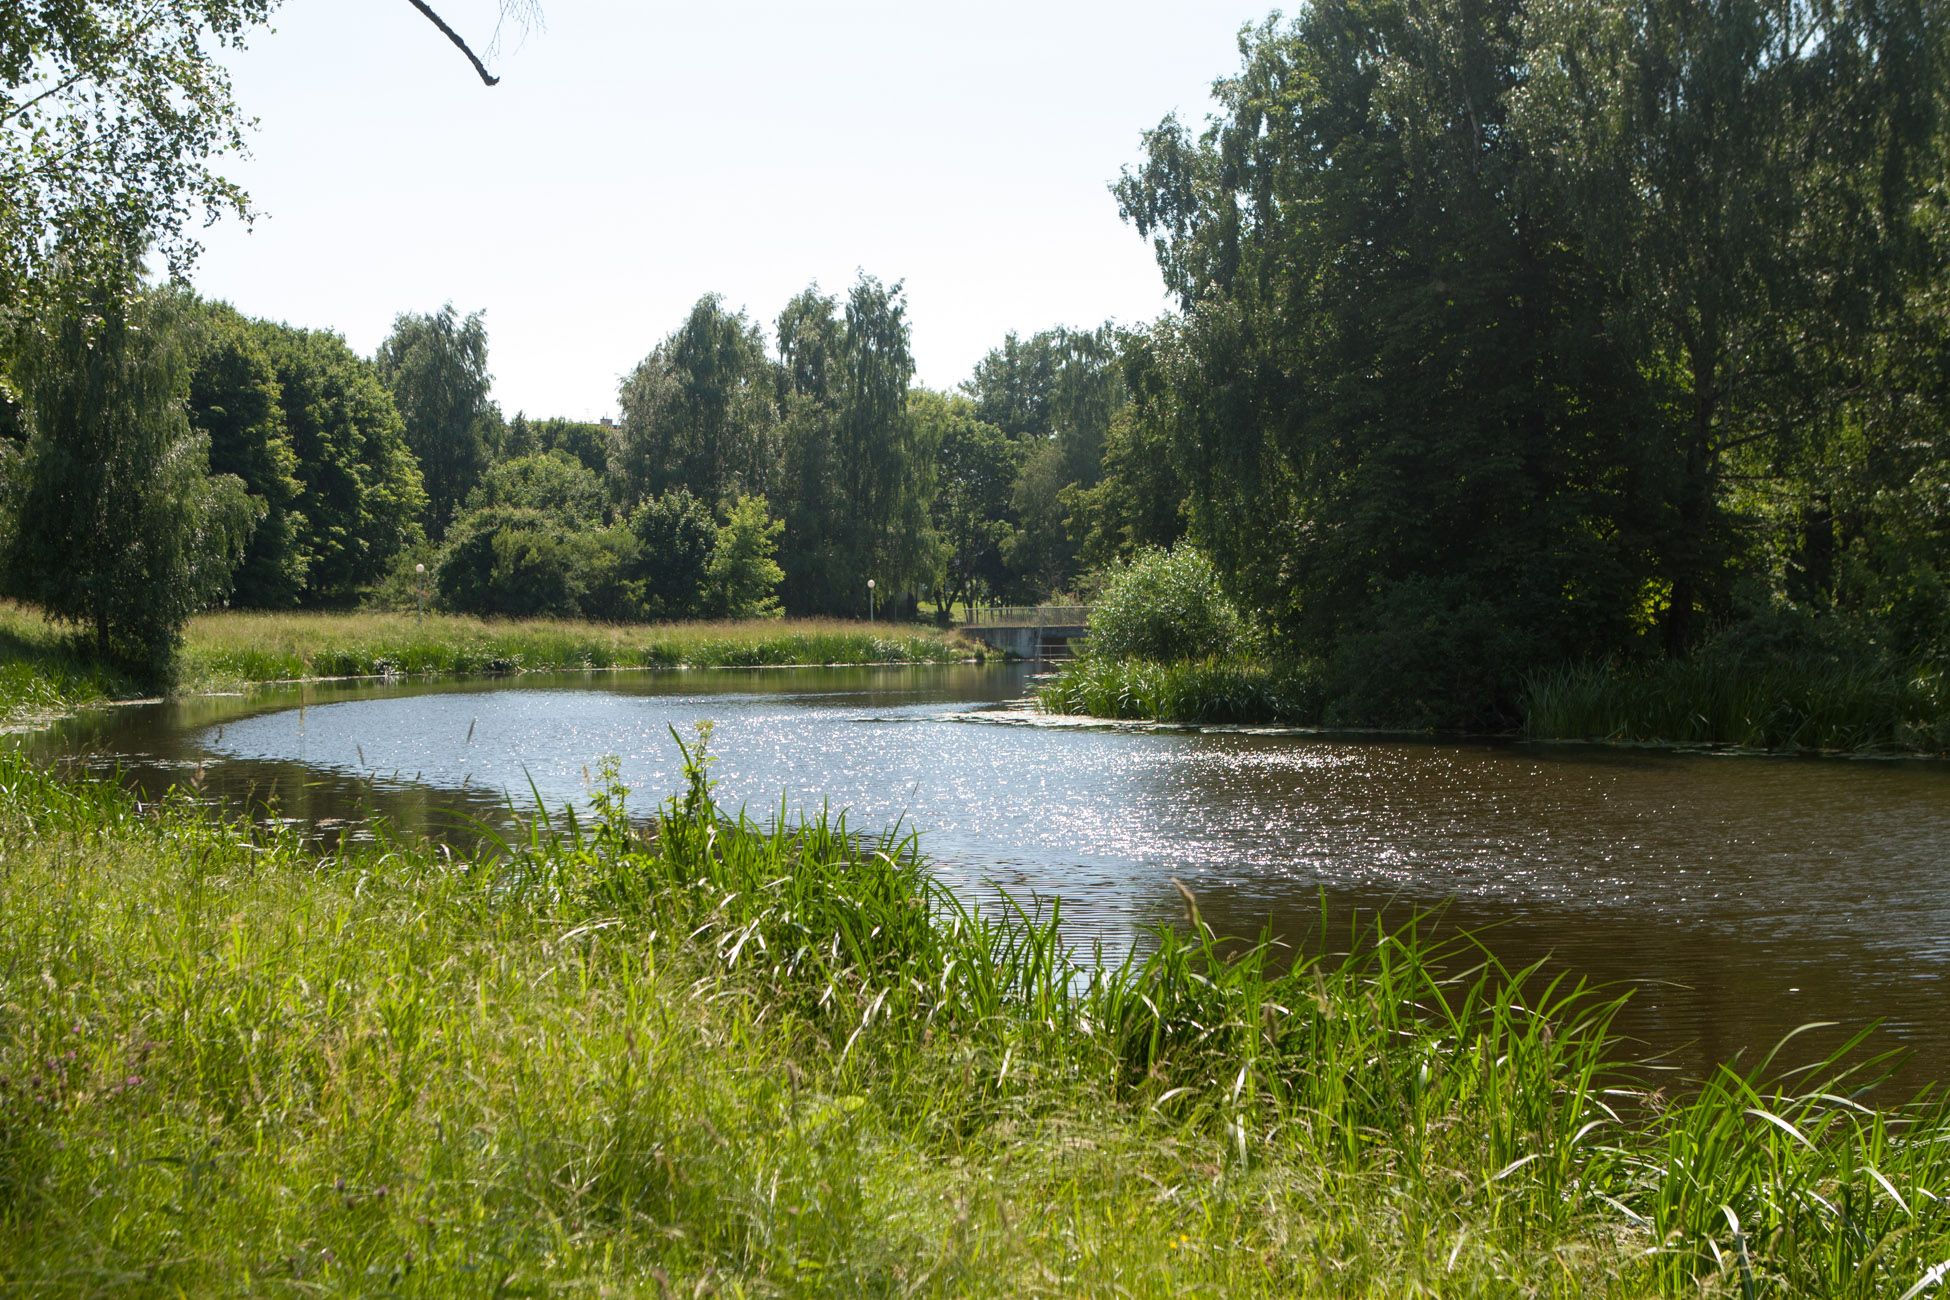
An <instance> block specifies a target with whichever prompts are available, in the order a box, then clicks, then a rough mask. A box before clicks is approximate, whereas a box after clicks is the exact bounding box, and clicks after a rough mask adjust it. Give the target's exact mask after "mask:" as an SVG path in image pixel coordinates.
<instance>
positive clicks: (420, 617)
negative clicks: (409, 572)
mask: <svg viewBox="0 0 1950 1300" xmlns="http://www.w3.org/2000/svg"><path fill="white" fill-rule="evenodd" d="M413 573H414V575H415V581H414V584H413V586H414V593H415V594H416V595H418V596H419V598H420V612H419V613H418V614H416V615H414V617H413V621H414V622H415V623H424V622H426V621H427V566H426V565H424V564H416V565H414V566H413Z"/></svg>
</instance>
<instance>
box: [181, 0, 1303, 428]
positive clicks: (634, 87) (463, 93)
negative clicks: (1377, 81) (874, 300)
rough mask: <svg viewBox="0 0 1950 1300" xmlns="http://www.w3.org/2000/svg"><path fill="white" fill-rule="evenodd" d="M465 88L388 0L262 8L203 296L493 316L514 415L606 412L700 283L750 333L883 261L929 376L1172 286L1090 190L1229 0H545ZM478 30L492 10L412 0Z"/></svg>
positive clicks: (363, 335) (1146, 305) (1158, 103)
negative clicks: (231, 183)
mask: <svg viewBox="0 0 1950 1300" xmlns="http://www.w3.org/2000/svg"><path fill="white" fill-rule="evenodd" d="M544 7H545V14H546V24H547V25H546V27H544V28H542V29H541V30H538V31H535V32H532V33H531V34H529V35H528V36H527V38H526V39H525V41H521V42H520V43H518V44H517V43H516V42H515V41H514V40H513V39H509V40H507V41H506V42H505V43H504V48H503V49H502V51H501V52H500V53H499V54H498V55H497V56H496V57H495V58H494V59H493V60H492V61H491V62H492V65H493V66H494V68H495V70H496V71H498V72H499V73H501V74H502V78H503V79H502V82H501V84H500V85H499V86H496V87H494V88H493V89H488V88H486V87H484V86H482V85H481V84H480V82H479V80H478V79H477V78H476V77H475V75H474V72H473V70H472V69H471V68H469V67H468V66H467V63H466V61H465V59H463V58H462V56H461V55H460V53H459V51H457V50H455V49H453V48H452V47H451V46H449V45H448V44H447V43H446V41H445V40H444V39H442V38H441V36H440V34H439V33H438V32H437V31H435V30H434V29H433V27H432V26H431V25H430V24H428V23H427V22H426V20H425V19H423V18H421V17H420V16H419V15H418V14H417V13H416V12H414V10H413V9H412V8H411V6H409V5H408V4H407V3H406V0H286V3H285V5H284V7H283V8H282V10H280V12H279V16H278V22H277V25H276V27H275V29H274V30H271V31H266V32H260V33H259V34H258V35H257V36H256V37H255V38H254V40H253V41H252V43H251V47H250V48H249V49H248V50H247V51H246V52H244V53H243V54H240V55H236V56H234V57H233V58H232V60H231V66H232V68H233V71H234V73H235V76H236V82H237V93H238V97H239V99H240V101H241V102H242V103H243V105H244V106H245V108H246V110H247V111H248V112H250V113H252V114H254V115H255V116H256V117H257V118H258V119H259V124H260V129H259V131H258V132H257V134H256V136H255V137H254V143H253V146H252V148H253V155H254V156H253V157H252V158H251V159H249V160H247V161H243V162H238V163H235V164H233V165H232V166H231V167H230V169H229V170H230V174H232V175H233V176H235V177H236V178H237V179H239V180H241V181H243V182H244V183H245V185H246V186H247V187H248V188H249V189H250V191H251V193H252V196H253V198H254V199H255V200H256V202H257V204H258V206H259V207H260V208H261V209H262V211H263V214H264V215H263V216H262V218H261V219H260V220H259V221H258V223H257V225H256V226H255V228H253V229H251V230H248V231H246V230H245V229H243V228H242V227H241V226H239V225H238V224H236V223H234V222H231V223H225V224H223V225H220V226H218V227H217V228H215V229H214V230H211V231H207V232H205V240H204V242H205V247H206V252H205V255H204V257H203V259H202V261H201V262H200V264H199V265H198V268H197V271H196V274H195V281H196V283H197V286H198V287H199V288H200V289H201V290H202V291H203V292H204V293H205V294H207V295H210V296H212V297H219V298H227V299H229V300H230V301H232V302H234V303H236V304H237V306H238V307H240V308H242V309H243V310H245V311H247V312H250V313H252V314H253V315H259V316H268V317H273V318H276V319H281V320H288V321H291V322H292V323H294V324H301V325H309V326H322V327H329V328H332V329H336V330H338V331H340V332H341V333H343V334H344V335H345V336H346V337H347V339H348V340H349V341H350V342H351V344H352V346H353V347H354V348H356V349H358V350H359V351H360V352H362V353H368V354H369V353H370V352H371V351H372V350H373V349H374V348H375V347H376V346H377V345H378V343H379V341H380V340H381V339H382V338H383V337H384V336H385V334H386V332H387V330H388V329H389V328H390V326H391V323H392V319H393V316H394V314H395V313H397V312H400V311H405V310H413V311H425V310H431V309H434V308H437V307H439V306H440V304H442V303H443V302H447V301H450V300H451V301H452V302H453V303H454V305H455V306H456V307H457V308H459V309H460V310H462V311H463V312H465V311H472V310H475V309H477V308H485V309H486V312H487V325H488V334H489V339H490V342H491V346H492V364H493V369H494V373H495V396H496V398H497V400H498V401H499V402H500V403H501V405H502V407H503V409H504V410H506V411H507V412H508V413H509V414H511V415H512V414H513V413H514V412H515V411H517V410H526V411H527V412H528V413H529V414H531V415H543V414H547V415H568V416H575V417H585V418H586V417H593V416H598V415H603V414H607V413H609V412H611V411H612V410H613V409H614V405H615V396H616V384H617V381H618V379H619V378H620V377H621V376H622V375H623V373H624V372H625V371H627V370H628V369H629V368H630V367H631V366H633V365H635V364H636V362H637V361H638V360H640V359H641V358H642V356H643V355H644V353H646V352H647V351H649V349H650V348H651V347H652V346H653V345H654V344H655V343H656V342H657V340H659V339H660V338H662V337H663V336H664V335H665V334H667V333H669V332H670V331H671V330H672V329H674V328H675V327H676V325H677V324H678V323H679V322H680V321H681V320H682V318H683V316H684V314H685V312H686V311H688V310H689V308H690V305H691V303H693V302H694V301H696V299H697V298H698V296H699V295H701V294H703V293H706V292H709V291H716V292H719V293H722V294H723V295H724V296H725V299H726V301H727V302H728V303H729V304H730V305H731V306H733V307H744V308H746V309H748V310H749V311H750V312H751V313H752V315H753V316H754V318H756V319H758V320H759V321H761V322H763V323H764V324H765V325H766V326H767V331H768V334H769V331H770V324H771V322H772V320H773V319H774V318H775V317H776V316H777V314H778V311H779V308H780V307H781V306H783V305H784V303H785V301H786V299H787V298H788V297H790V296H791V295H792V294H793V293H795V292H797V291H798V290H799V289H801V288H803V287H805V285H806V284H807V283H809V282H811V281H813V280H817V281H818V282H819V284H820V285H821V286H822V288H824V289H826V290H827V291H828V292H837V291H843V290H844V289H845V288H846V286H848V285H849V284H851V283H852V281H853V278H854V274H855V271H856V270H858V269H864V270H866V271H868V272H869V273H871V274H874V275H878V276H880V277H881V278H883V279H886V280H905V281H906V283H907V289H908V299H909V317H910V320H911V322H912V324H913V330H914V351H915V357H916V360H917V362H918V365H919V371H920V373H919V376H918V377H919V379H920V381H921V382H922V383H926V384H930V385H933V386H936V387H948V386H951V385H953V384H956V383H958V382H960V381H961V380H962V379H963V378H965V377H966V376H967V374H968V372H969V370H970V369H971V368H972V367H973V365H974V363H975V362H976V360H977V359H979V358H980V356H981V355H982V353H983V352H984V351H986V350H987V349H988V348H990V347H992V346H994V345H995V344H996V343H998V342H1000V341H1001V338H1002V336H1003V334H1004V333H1006V332H1007V331H1008V330H1010V329H1015V330H1018V331H1020V332H1023V333H1030V332H1033V331H1035V330H1038V329H1043V328H1047V327H1049V326H1052V325H1058V324H1071V325H1093V324H1097V323H1099V322H1101V321H1103V320H1106V319H1116V320H1120V321H1125V322H1134V321H1141V320H1145V319H1149V318H1150V317H1152V316H1155V315H1156V314H1157V313H1158V312H1159V311H1160V310H1161V309H1162V308H1163V306H1164V298H1163V292H1162V288H1161V285H1160V281H1159V278H1158V273H1157V270H1156V268H1155V266H1154V265H1153V263H1152V261H1151V255H1150V250H1149V248H1148V247H1147V245H1146V243H1145V241H1144V240H1143V239H1141V238H1139V237H1138V235H1137V233H1136V232H1135V231H1133V230H1132V229H1130V228H1129V227H1127V226H1125V225H1124V224H1123V223H1122V222H1121V221H1120V220H1119V219H1118V216H1117V208H1116V202H1115V200H1114V199H1113V198H1112V197H1111V195H1110V193H1109V192H1108V189H1107V186H1108V184H1109V182H1111V181H1112V180H1114V179H1115V178H1116V176H1117V174H1118V172H1119V169H1120V168H1122V167H1123V166H1124V165H1126V164H1127V163H1130V162H1133V161H1135V160H1136V159H1137V156H1138V149H1139V135H1140V133H1141V132H1142V131H1144V130H1145V129H1146V128H1148V127H1150V126H1153V125H1155V124H1156V123H1157V122H1158V120H1159V119H1160V118H1161V117H1163V116H1164V115H1165V114H1166V113H1168V112H1172V111H1174V110H1176V111H1178V112H1179V113H1180V115H1181V116H1183V117H1185V118H1186V119H1188V120H1191V121H1202V120H1203V118H1204V116H1205V113H1206V111H1207V108H1208V105H1209V89H1210V85H1211V83H1212V81H1213V79H1214V78H1216V77H1218V76H1221V75H1225V74H1227V73H1230V72H1231V71H1233V69H1234V68H1235V66H1236V65H1237V63H1238V53H1237V46H1236V36H1237V33H1238V30H1239V28H1240V26H1241V25H1242V24H1244V23H1246V22H1249V21H1250V22H1256V21H1258V20H1259V19H1261V18H1263V17H1264V16H1265V10H1263V9H1260V8H1258V7H1256V6H1253V5H1251V4H1246V3H1244V2H1243V0H1197V2H1194V3H1187V2H1182V0H1181V2H1180V3H1166V2H1164V0H1042V2H1041V3H1029V2H1025V0H986V2H985V3H982V4H955V5H948V4H940V3H935V2H934V0H906V2H905V3H894V2H891V0H848V2H845V3H840V2H834V0H796V2H794V0H746V2H745V3H736V4H730V3H704V2H702V0H693V3H688V4H675V3H665V2H664V0H646V2H644V3H627V2H624V0H545V6H544ZM435 8H436V9H439V10H440V11H441V12H442V13H443V15H445V16H446V17H447V18H448V20H449V21H450V22H452V23H453V25H454V26H455V27H456V28H458V29H460V30H461V32H462V33H463V34H464V35H467V36H469V37H470V38H471V39H474V40H475V43H476V45H477V47H479V46H480V45H483V44H485V43H486V40H487V38H488V37H489V36H491V34H492V31H493V27H494V22H495V12H496V5H495V3H494V0H436V3H435Z"/></svg>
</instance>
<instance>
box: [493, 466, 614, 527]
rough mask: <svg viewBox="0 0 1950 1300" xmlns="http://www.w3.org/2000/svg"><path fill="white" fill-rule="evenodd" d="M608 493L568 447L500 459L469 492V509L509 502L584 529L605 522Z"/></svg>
mask: <svg viewBox="0 0 1950 1300" xmlns="http://www.w3.org/2000/svg"><path fill="white" fill-rule="evenodd" d="M607 499H608V494H607V493H606V492H605V490H604V488H603V481H602V479H601V478H600V477H598V476H597V475H596V474H595V473H594V472H593V471H591V470H590V469H589V468H588V467H586V466H585V465H584V464H583V463H582V462H581V461H579V460H577V459H576V458H575V457H574V456H571V455H570V454H569V453H567V452H565V451H549V452H539V453H534V454H530V455H526V456H516V457H514V458H513V459H511V460H503V461H499V462H497V463H496V464H495V465H494V466H493V468H491V469H489V470H488V472H487V474H486V476H485V477H484V478H482V480H481V482H480V483H479V484H478V485H477V486H476V487H475V488H474V490H473V491H472V492H471V493H469V494H468V498H467V506H468V509H470V510H474V509H479V508H480V507H482V506H509V507H512V508H515V509H521V510H539V511H542V512H543V513H544V514H549V515H553V516H554V517H555V518H557V519H559V520H561V521H563V522H564V523H573V524H577V525H580V526H583V527H588V526H591V525H597V524H601V523H602V522H603V513H604V505H605V503H606V501H607Z"/></svg>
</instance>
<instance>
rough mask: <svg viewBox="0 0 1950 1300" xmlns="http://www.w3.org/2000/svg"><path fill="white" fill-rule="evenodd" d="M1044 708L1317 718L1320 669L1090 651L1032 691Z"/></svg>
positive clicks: (1203, 718)
mask: <svg viewBox="0 0 1950 1300" xmlns="http://www.w3.org/2000/svg"><path fill="white" fill-rule="evenodd" d="M1037 702H1038V704H1039V705H1040V706H1041V707H1042V709H1043V710H1044V711H1045V712H1047V713H1061V714H1081V715H1086V716H1089V717H1097V718H1118V719H1134V720H1145V721H1156V722H1168V723H1292V724H1298V725H1310V724H1314V723H1318V722H1319V721H1320V719H1321V707H1322V696H1321V691H1320V685H1319V679H1318V676H1317V674H1315V673H1314V672H1313V671H1311V670H1310V669H1308V668H1306V667H1302V666H1293V665H1277V666H1276V665H1271V664H1265V663H1259V662H1254V661H1251V660H1243V659H1202V660H1191V661H1187V662H1182V663H1158V662H1155V661H1150V660H1143V659H1107V658H1102V657H1099V656H1095V655H1091V656H1086V657H1085V658H1082V659H1079V660H1077V661H1076V662H1074V663H1071V664H1067V665H1065V666H1064V668H1063V669H1062V671H1061V672H1060V673H1059V674H1058V675H1057V677H1056V679H1055V680H1054V681H1052V682H1048V683H1046V684H1044V686H1043V687H1042V688H1041V689H1040V690H1039V691H1038V693H1037Z"/></svg>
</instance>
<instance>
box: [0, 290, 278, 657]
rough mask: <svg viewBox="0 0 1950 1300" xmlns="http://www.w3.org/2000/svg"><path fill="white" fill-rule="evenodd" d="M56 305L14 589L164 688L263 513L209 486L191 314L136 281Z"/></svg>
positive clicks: (18, 531) (37, 384) (39, 390)
mask: <svg viewBox="0 0 1950 1300" xmlns="http://www.w3.org/2000/svg"><path fill="white" fill-rule="evenodd" d="M61 296H62V298H63V299H64V300H63V301H60V302H59V303H58V304H57V305H55V306H53V307H52V308H51V309H50V310H49V311H48V312H47V313H46V314H45V315H44V316H43V317H42V319H41V321H40V322H39V324H38V326H37V327H36V328H34V329H33V330H31V331H30V332H29V334H28V337H27V339H26V340H25V342H24V344H23V345H22V348H21V363H20V370H19V373H20V374H21V376H22V378H23V379H24V381H25V382H24V384H23V391H24V393H25V396H26V398H27V405H28V411H29V418H30V421H31V427H32V430H33V432H32V434H31V436H30V438H29V440H28V444H27V448H26V454H25V459H24V463H23V464H22V466H21V468H20V471H19V476H18V480H17V482H18V489H17V490H18V497H17V500H16V501H15V502H14V503H13V504H14V505H15V507H16V509H15V518H16V519H17V521H18V522H17V524H16V527H15V530H14V535H13V537H12V539H11V542H12V545H11V548H10V552H9V554H7V555H6V556H5V557H4V572H5V577H6V581H7V584H8V587H9V589H10V590H11V592H12V593H13V594H15V595H17V596H19V597H21V598H22V599H25V600H29V601H32V602H34V603H35V604H37V605H39V606H40V607H41V608H42V609H43V610H45V611H46V613H47V614H48V615H49V616H50V617H52V618H54V619H57V620H59V621H62V622H65V623H70V624H74V625H76V626H78V627H81V628H84V629H86V631H87V632H88V634H89V635H90V636H91V637H92V639H93V642H94V649H95V653H96V654H97V656H98V657H99V658H100V659H101V660H103V661H104V662H106V663H109V664H112V665H114V666H115V667H116V668H118V669H120V670H122V671H126V672H128V673H129V674H131V675H133V676H134V677H135V678H136V679H137V680H138V681H140V682H142V683H144V684H145V685H150V686H162V685H167V684H168V682H169V680H170V678H171V676H172V674H173V672H174V667H175V658H176V649H177V643H178V640H179V638H180V636H181V634H182V628H183V624H184V622H185V621H186V620H187V619H188V618H189V616H190V615H191V614H192V613H194V612H195V611H196V610H197V609H199V608H201V607H202V606H204V605H205V604H207V603H209V602H210V601H212V600H214V599H216V598H217V597H218V596H220V595H221V594H222V593H223V592H224V591H225V590H226V589H227V588H228V586H229V579H230V572H231V570H232V568H233V567H234V566H235V565H236V563H237V561H238V558H239V556H240V555H241V554H242V551H243V547H244V541H245V538H246V537H247V536H248V535H249V532H250V529H251V527H252V526H253V525H254V524H255V522H256V521H257V519H258V518H259V517H260V516H261V515H262V513H263V506H262V504H261V503H259V502H253V501H252V500H251V499H250V498H249V497H248V496H247V495H246V494H245V491H244V485H243V484H242V483H241V482H240V481H239V480H238V479H236V478H234V477H231V476H229V475H225V476H222V477H214V478H213V477H212V476H211V475H210V473H209V469H208V467H209V445H210V444H209V439H208V437H207V436H205V435H203V434H200V433H197V432H194V431H193V430H191V428H190V427H189V423H188V421H187V419H186V418H185V416H184V397H185V396H186V394H187V391H188V387H189V364H188V357H187V355H186V353H187V350H188V339H187V330H186V327H185V324H184V322H183V320H182V318H181V312H180V304H179V303H178V302H176V301H175V300H174V299H172V298H170V297H168V296H164V295H153V294H142V293H139V292H138V291H137V290H136V288H135V286H134V284H133V282H132V280H123V281H117V282H102V281H95V282H91V283H86V284H75V283H70V284H67V285H64V286H63V287H62V290H61Z"/></svg>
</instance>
